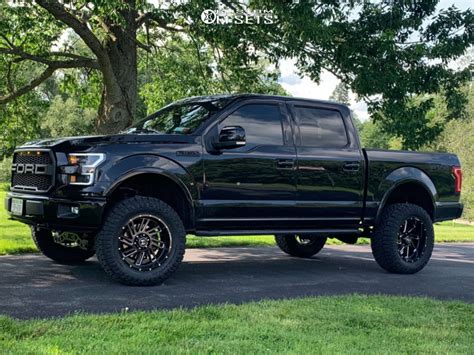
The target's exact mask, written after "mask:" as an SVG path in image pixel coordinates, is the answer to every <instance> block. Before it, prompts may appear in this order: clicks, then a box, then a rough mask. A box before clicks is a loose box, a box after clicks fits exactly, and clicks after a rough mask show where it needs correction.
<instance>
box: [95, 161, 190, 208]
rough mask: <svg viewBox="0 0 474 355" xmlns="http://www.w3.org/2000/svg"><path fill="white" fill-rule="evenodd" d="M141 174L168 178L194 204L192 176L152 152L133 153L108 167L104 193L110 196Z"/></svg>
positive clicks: (177, 165)
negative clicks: (130, 179) (107, 180)
mask: <svg viewBox="0 0 474 355" xmlns="http://www.w3.org/2000/svg"><path fill="white" fill-rule="evenodd" d="M142 174H156V175H161V176H164V177H166V178H168V179H170V180H171V181H173V182H174V183H176V184H177V185H178V186H179V187H180V189H181V190H182V191H183V193H184V195H185V196H186V199H187V200H188V203H190V206H194V204H193V201H194V200H196V199H197V198H198V189H197V186H196V183H195V181H194V178H193V176H192V175H191V174H190V173H189V172H188V171H187V170H186V169H185V168H184V167H182V166H181V165H180V164H178V163H176V162H175V161H173V160H171V159H169V158H166V157H163V156H160V155H154V154H134V155H130V156H127V157H126V158H124V159H121V160H118V161H117V162H116V163H115V164H114V165H113V166H112V167H110V169H108V179H109V180H110V184H108V186H107V188H106V189H105V191H104V195H105V196H110V195H111V194H112V193H113V192H114V191H115V189H116V188H117V187H118V186H120V184H121V183H123V182H124V181H126V180H128V179H129V178H131V177H134V176H138V175H142Z"/></svg>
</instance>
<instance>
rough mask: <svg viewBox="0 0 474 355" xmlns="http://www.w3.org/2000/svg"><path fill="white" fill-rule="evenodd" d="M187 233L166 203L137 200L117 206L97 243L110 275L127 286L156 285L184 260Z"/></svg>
mask: <svg viewBox="0 0 474 355" xmlns="http://www.w3.org/2000/svg"><path fill="white" fill-rule="evenodd" d="M185 244H186V232H185V229H184V226H183V223H182V222H181V219H180V218H179V216H178V214H177V213H176V212H175V211H174V210H173V209H172V208H171V207H170V206H168V205H167V204H165V203H164V202H163V201H161V200H158V199H156V198H151V197H141V196H136V197H133V198H129V199H126V200H123V201H121V202H119V203H117V204H116V205H115V206H114V207H113V208H112V209H111V210H110V212H109V214H108V216H107V217H106V219H105V221H104V225H103V227H102V229H101V231H100V232H99V234H98V236H97V240H96V250H97V258H98V259H99V262H100V264H101V265H102V267H103V269H104V270H105V272H106V273H107V274H109V275H110V276H111V277H112V278H113V279H114V280H116V281H119V282H121V283H123V284H127V285H141V286H146V285H156V284H160V283H162V282H163V281H164V280H166V279H167V278H168V277H170V276H171V274H173V272H175V271H176V269H177V268H178V266H179V264H180V263H181V261H182V260H183V256H184V247H185Z"/></svg>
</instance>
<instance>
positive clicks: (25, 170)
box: [12, 164, 48, 175]
mask: <svg viewBox="0 0 474 355" xmlns="http://www.w3.org/2000/svg"><path fill="white" fill-rule="evenodd" d="M12 173H16V174H35V175H48V165H46V164H12Z"/></svg>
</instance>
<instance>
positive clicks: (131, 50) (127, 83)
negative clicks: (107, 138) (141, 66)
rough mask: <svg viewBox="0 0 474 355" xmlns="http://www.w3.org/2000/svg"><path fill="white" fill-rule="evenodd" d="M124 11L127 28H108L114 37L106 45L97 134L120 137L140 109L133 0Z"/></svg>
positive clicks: (125, 26) (111, 25)
mask: <svg viewBox="0 0 474 355" xmlns="http://www.w3.org/2000/svg"><path fill="white" fill-rule="evenodd" d="M129 2H130V3H131V4H130V5H131V6H130V9H128V10H123V13H122V15H123V17H124V20H125V21H124V24H123V25H121V26H118V25H116V24H112V23H110V24H107V22H106V25H107V26H108V28H109V30H110V32H111V36H110V39H109V40H108V42H107V43H106V45H105V49H106V51H107V55H108V58H109V63H110V65H107V66H106V67H103V68H101V70H102V75H103V77H104V88H103V91H102V98H101V103H100V106H99V116H98V119H97V127H96V130H97V132H98V133H100V134H113V133H117V132H119V131H121V130H123V129H124V128H126V127H127V126H129V125H130V124H131V123H132V122H133V119H134V117H135V111H136V106H137V97H138V88H137V45H136V34H137V26H136V24H135V11H134V10H133V9H134V8H135V4H134V0H131V1H129Z"/></svg>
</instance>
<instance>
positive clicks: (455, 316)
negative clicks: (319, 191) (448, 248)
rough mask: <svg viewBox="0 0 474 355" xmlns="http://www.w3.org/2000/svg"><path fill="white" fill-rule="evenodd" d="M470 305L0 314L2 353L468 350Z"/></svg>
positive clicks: (391, 301) (384, 300)
mask: <svg viewBox="0 0 474 355" xmlns="http://www.w3.org/2000/svg"><path fill="white" fill-rule="evenodd" d="M473 334H474V305H472V304H466V303H460V302H441V301H435V300H430V299H426V298H408V297H387V296H338V297H316V298H303V299H296V300H284V301H261V302H257V303H248V304H244V305H239V306H235V305H217V306H204V307H198V308H195V309H192V310H172V311H154V312H136V313H135V312H134V313H121V314H113V315H74V316H70V317H66V318H60V319H52V320H31V321H18V320H13V319H11V318H8V317H0V349H2V352H5V353H18V354H24V353H32V354H33V353H34V354H44V353H48V354H51V353H55V354H56V353H57V354H60V353H136V354H138V353H140V354H149V353H165V354H168V353H170V354H171V353H173V354H178V353H193V354H194V353H216V354H219V353H241V354H244V353H272V354H273V353H296V354H298V353H301V354H305V353H357V352H363V353H375V354H376V353H384V354H386V353H466V354H467V353H472V349H474V338H473V336H472V335H473Z"/></svg>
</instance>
